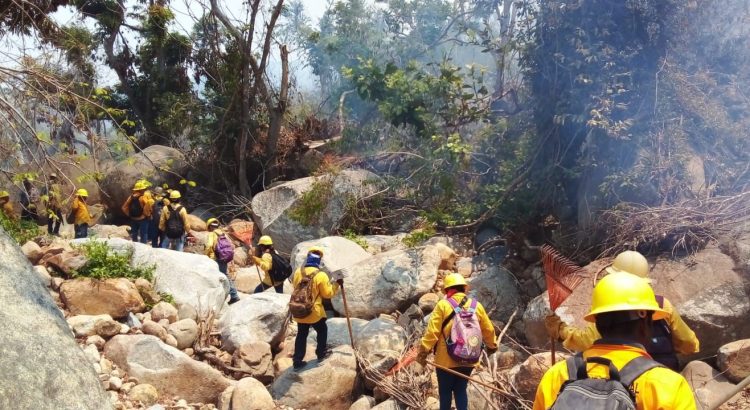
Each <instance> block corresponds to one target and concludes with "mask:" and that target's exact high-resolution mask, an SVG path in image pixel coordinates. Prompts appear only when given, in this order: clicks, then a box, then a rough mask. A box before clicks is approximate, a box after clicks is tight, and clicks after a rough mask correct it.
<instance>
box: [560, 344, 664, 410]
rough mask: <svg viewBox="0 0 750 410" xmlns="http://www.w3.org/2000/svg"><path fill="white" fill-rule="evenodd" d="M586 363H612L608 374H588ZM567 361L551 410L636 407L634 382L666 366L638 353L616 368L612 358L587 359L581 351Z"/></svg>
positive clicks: (599, 409)
mask: <svg viewBox="0 0 750 410" xmlns="http://www.w3.org/2000/svg"><path fill="white" fill-rule="evenodd" d="M587 363H597V364H602V365H605V366H609V378H608V379H593V378H589V376H588V371H587V370H586V364H587ZM565 364H566V365H567V366H568V380H567V381H566V382H565V383H563V385H562V387H560V392H559V393H558V395H557V399H556V400H555V402H554V403H553V404H552V407H550V410H566V409H568V410H582V409H586V410H635V408H636V406H635V394H634V393H633V389H632V385H633V382H634V381H635V379H637V378H638V377H640V376H641V375H642V374H643V373H645V372H647V371H649V370H651V369H653V368H655V367H663V366H662V365H661V364H659V363H658V362H656V361H654V360H651V359H649V358H646V357H637V358H635V359H633V360H631V361H630V362H628V364H626V365H625V366H623V368H622V369H620V370H617V368H616V367H615V366H614V365H613V364H612V361H610V360H609V359H606V358H604V357H589V358H587V359H585V360H584V359H583V355H582V354H581V353H578V354H577V355H575V356H572V357H569V358H568V359H567V360H566V361H565Z"/></svg>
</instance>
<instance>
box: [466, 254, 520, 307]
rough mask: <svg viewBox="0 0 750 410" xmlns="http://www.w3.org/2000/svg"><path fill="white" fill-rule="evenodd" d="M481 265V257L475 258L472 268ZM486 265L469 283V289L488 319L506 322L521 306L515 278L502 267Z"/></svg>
mask: <svg viewBox="0 0 750 410" xmlns="http://www.w3.org/2000/svg"><path fill="white" fill-rule="evenodd" d="M482 264H483V261H482V257H478V258H475V261H474V266H478V265H479V266H481V265H482ZM486 265H488V266H486V268H485V269H484V270H483V272H482V273H481V274H479V276H477V277H474V278H472V279H471V280H470V281H469V287H470V288H471V290H472V291H473V292H476V293H475V295H476V298H477V300H479V301H480V302H482V305H484V309H485V310H486V311H487V314H488V315H489V317H490V319H492V320H496V321H500V322H507V321H508V319H509V318H510V315H512V314H513V311H514V310H516V309H521V306H522V304H521V296H520V294H519V291H518V286H517V285H516V278H515V277H514V276H513V274H511V273H510V272H509V271H508V270H507V269H505V268H503V267H502V266H498V265H494V264H493V265H489V264H486ZM519 313H520V312H519Z"/></svg>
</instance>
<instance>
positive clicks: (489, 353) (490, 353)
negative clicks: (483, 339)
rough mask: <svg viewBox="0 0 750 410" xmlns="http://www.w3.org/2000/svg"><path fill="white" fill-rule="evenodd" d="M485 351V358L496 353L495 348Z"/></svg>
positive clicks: (488, 348)
mask: <svg viewBox="0 0 750 410" xmlns="http://www.w3.org/2000/svg"><path fill="white" fill-rule="evenodd" d="M485 350H487V356H492V355H493V354H495V352H497V347H487V348H485Z"/></svg>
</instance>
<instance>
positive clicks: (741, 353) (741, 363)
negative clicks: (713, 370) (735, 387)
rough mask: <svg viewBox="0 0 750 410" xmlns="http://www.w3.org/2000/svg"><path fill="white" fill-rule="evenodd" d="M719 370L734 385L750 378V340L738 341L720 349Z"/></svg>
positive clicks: (718, 357)
mask: <svg viewBox="0 0 750 410" xmlns="http://www.w3.org/2000/svg"><path fill="white" fill-rule="evenodd" d="M716 364H718V366H719V370H721V372H722V373H724V375H725V376H726V377H727V379H729V380H730V381H731V382H733V383H739V382H741V381H742V380H743V379H744V378H745V377H747V376H750V339H744V340H736V341H734V342H732V343H727V344H725V345H724V346H722V347H721V348H720V349H719V354H718V355H717V357H716Z"/></svg>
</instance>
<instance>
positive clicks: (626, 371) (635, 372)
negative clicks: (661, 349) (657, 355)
mask: <svg viewBox="0 0 750 410" xmlns="http://www.w3.org/2000/svg"><path fill="white" fill-rule="evenodd" d="M657 367H664V365H662V364H661V363H659V362H657V361H655V360H652V359H649V358H648V357H644V356H640V357H636V358H635V359H633V360H631V361H629V362H628V364H626V365H625V366H623V367H622V369H620V381H621V382H622V384H624V385H625V386H627V387H630V386H631V385H632V384H633V382H635V379H637V378H639V377H640V376H641V375H642V374H643V373H646V372H647V371H649V370H651V369H654V368H657Z"/></svg>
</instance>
